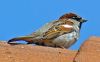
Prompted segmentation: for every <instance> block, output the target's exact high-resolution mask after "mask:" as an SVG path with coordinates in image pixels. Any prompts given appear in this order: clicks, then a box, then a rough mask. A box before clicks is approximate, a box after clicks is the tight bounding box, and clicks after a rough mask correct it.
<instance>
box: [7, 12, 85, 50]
mask: <svg viewBox="0 0 100 62" xmlns="http://www.w3.org/2000/svg"><path fill="white" fill-rule="evenodd" d="M85 21H86V20H84V19H82V18H81V17H80V16H78V15H76V14H74V13H68V14H65V15H63V16H61V17H60V18H59V19H58V20H55V21H52V22H49V23H47V24H46V25H44V26H43V27H42V28H40V29H39V30H37V31H36V32H34V33H32V34H31V35H28V36H23V37H16V38H12V39H10V40H9V41H8V43H9V44H11V43H12V42H14V41H19V40H24V41H26V42H28V44H31V43H34V44H37V45H42V46H51V47H64V48H68V47H70V46H71V45H72V44H74V43H75V42H76V41H77V39H78V38H79V32H80V29H81V25H82V23H83V22H85Z"/></svg>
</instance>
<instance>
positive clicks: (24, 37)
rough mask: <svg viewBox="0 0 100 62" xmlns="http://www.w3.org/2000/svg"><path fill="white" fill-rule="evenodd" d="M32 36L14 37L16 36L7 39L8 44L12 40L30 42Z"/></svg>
mask: <svg viewBox="0 0 100 62" xmlns="http://www.w3.org/2000/svg"><path fill="white" fill-rule="evenodd" d="M32 39H33V37H32V36H23V37H16V38H12V39H10V40H9V41H8V44H11V43H12V42H14V41H21V40H22V41H26V42H28V43H31V42H32Z"/></svg>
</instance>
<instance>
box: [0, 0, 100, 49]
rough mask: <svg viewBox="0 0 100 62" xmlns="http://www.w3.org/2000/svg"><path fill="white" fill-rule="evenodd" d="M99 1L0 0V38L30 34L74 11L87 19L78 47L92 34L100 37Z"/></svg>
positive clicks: (74, 46) (77, 43) (5, 38)
mask: <svg viewBox="0 0 100 62" xmlns="http://www.w3.org/2000/svg"><path fill="white" fill-rule="evenodd" d="M99 6H100V0H0V40H6V41H7V40H9V39H11V38H13V37H18V36H24V35H28V34H31V33H32V32H34V31H36V30H37V29H39V28H40V27H41V26H43V25H44V24H45V23H47V22H50V21H52V20H56V19H58V18H59V17H60V16H61V15H63V14H65V13H69V12H74V13H76V14H78V15H80V16H82V17H83V18H85V19H87V20H88V22H86V23H84V24H83V25H82V29H81V32H80V38H79V40H78V41H77V42H76V43H75V44H74V45H73V46H72V47H70V49H72V50H77V49H79V47H80V45H81V44H82V43H83V41H85V40H86V39H88V38H89V37H90V36H92V35H95V36H100V28H99V27H100V7H99Z"/></svg>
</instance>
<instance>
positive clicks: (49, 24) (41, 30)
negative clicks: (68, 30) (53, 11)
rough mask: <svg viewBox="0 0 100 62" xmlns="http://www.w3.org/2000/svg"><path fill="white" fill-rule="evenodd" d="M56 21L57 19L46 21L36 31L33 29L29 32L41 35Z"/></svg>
mask: <svg viewBox="0 0 100 62" xmlns="http://www.w3.org/2000/svg"><path fill="white" fill-rule="evenodd" d="M55 21H57V20H54V21H52V22H49V23H46V24H45V25H44V26H42V27H41V28H40V29H38V30H37V31H35V32H34V33H32V34H31V36H32V35H34V34H35V35H37V36H38V35H42V34H43V33H44V32H46V31H48V29H50V28H51V27H52V26H53V25H54V22H55Z"/></svg>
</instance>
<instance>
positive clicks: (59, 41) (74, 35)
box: [53, 31, 79, 47]
mask: <svg viewBox="0 0 100 62" xmlns="http://www.w3.org/2000/svg"><path fill="white" fill-rule="evenodd" d="M78 37H79V33H78V32H75V31H74V32H71V33H68V34H64V35H61V36H59V37H57V38H56V39H54V41H53V43H54V44H56V45H58V46H64V47H69V46H70V45H72V44H74V43H75V41H76V40H77V39H78Z"/></svg>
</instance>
